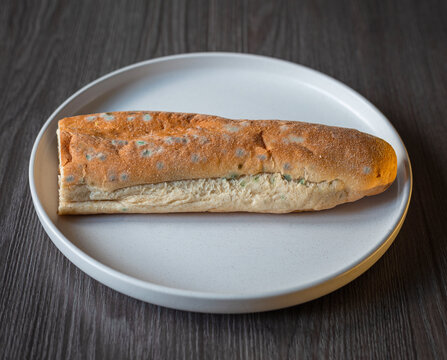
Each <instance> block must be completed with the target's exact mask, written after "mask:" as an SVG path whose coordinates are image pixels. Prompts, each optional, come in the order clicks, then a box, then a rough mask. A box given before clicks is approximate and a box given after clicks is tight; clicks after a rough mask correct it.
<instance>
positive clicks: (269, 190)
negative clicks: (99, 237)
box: [57, 111, 397, 214]
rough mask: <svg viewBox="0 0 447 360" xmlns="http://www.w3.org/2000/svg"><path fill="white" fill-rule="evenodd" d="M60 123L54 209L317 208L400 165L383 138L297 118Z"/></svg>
mask: <svg viewBox="0 0 447 360" xmlns="http://www.w3.org/2000/svg"><path fill="white" fill-rule="evenodd" d="M58 125H59V126H58V131H57V134H58V145H59V163H60V164H59V165H60V166H59V207H58V212H59V214H98V213H123V212H127V213H169V212H202V211H211V212H234V211H247V212H264V213H287V212H293V211H311V210H322V209H329V208H332V207H334V206H336V205H339V204H342V203H345V202H351V201H356V200H358V199H360V198H362V197H364V196H370V195H375V194H379V193H381V192H383V191H384V190H385V189H387V188H388V187H389V186H390V185H391V183H392V182H393V181H394V179H395V177H396V171H397V161H396V154H395V152H394V150H393V148H392V147H391V145H389V144H388V143H387V142H386V141H384V140H382V139H379V138H377V137H375V136H372V135H368V134H365V133H362V132H359V131H357V130H353V129H346V128H340V127H330V126H325V125H318V124H310V123H303V122H296V121H279V120H229V119H225V118H221V117H218V116H211V115H201V114H188V113H174V112H157V111H144V112H113V113H100V114H91V115H80V116H74V117H69V118H64V119H62V120H60V121H59V124H58Z"/></svg>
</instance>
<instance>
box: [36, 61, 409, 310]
mask: <svg viewBox="0 0 447 360" xmlns="http://www.w3.org/2000/svg"><path fill="white" fill-rule="evenodd" d="M118 110H168V111H181V112H197V113H208V114H215V115H221V116H224V117H229V118H248V119H284V120H300V121H307V122H318V123H323V124H328V125H337V126H345V127H351V128H356V129H359V130H361V131H364V132H367V133H371V134H374V135H377V136H379V137H381V138H383V139H385V140H386V141H388V142H389V143H390V144H391V145H392V146H393V147H394V149H395V151H396V153H397V159H398V174H397V180H396V181H395V183H394V184H393V186H392V187H391V188H390V189H388V190H387V191H386V192H385V193H383V194H381V195H378V196H375V197H371V198H366V199H363V200H360V201H358V202H356V203H353V204H346V205H342V206H339V207H337V208H335V209H332V210H328V211H322V212H316V213H295V214H288V215H261V214H244V213H234V214H168V215H132V214H127V215H108V216H102V215H101V216H58V215H57V214H56V208H57V166H58V160H57V144H56V128H57V121H58V120H59V119H61V118H63V117H66V116H72V115H76V114H84V113H93V112H106V111H107V112H109V111H118ZM29 177H30V187H31V193H32V198H33V201H34V205H35V208H36V211H37V214H38V216H39V219H40V221H41V222H42V224H43V226H44V228H45V230H46V232H47V233H48V235H49V236H50V238H51V239H52V241H53V242H54V243H55V245H56V246H57V247H58V248H59V249H60V251H62V253H63V254H64V255H65V256H66V257H67V258H68V259H70V260H71V261H72V262H73V263H74V264H75V265H77V266H78V267H79V268H80V269H82V270H83V271H85V272H86V273H87V274H89V275H90V276H92V277H93V278H95V279H97V280H98V281H100V282H102V283H103V284H106V285H108V286H110V287H111V288H113V289H116V290H117V291H119V292H122V293H124V294H127V295H129V296H132V297H134V298H137V299H141V300H144V301H148V302H151V303H154V304H159V305H163V306H167V307H172V308H177V309H183V310H191V311H199V312H222V313H228V312H231V313H235V312H253V311H264V310H272V309H277V308H281V307H286V306H291V305H295V304H299V303H302V302H304V301H308V300H311V299H314V298H316V297H319V296H322V295H324V294H327V293H329V292H330V291H333V290H335V289H337V288H339V287H341V286H343V285H344V284H346V283H348V282H349V281H351V280H353V279H354V278H355V277H357V276H358V275H360V274H361V273H362V272H364V271H365V270H366V269H368V268H369V267H370V266H371V265H372V264H373V263H374V262H375V261H377V259H378V258H379V257H380V256H381V255H382V254H383V253H384V252H385V251H386V249H387V248H388V247H389V246H390V244H391V243H392V241H393V239H394V238H395V236H396V235H397V232H398V231H399V229H400V226H401V225H402V223H403V220H404V217H405V214H406V210H407V208H408V204H409V200H410V195H411V188H412V176H411V168H410V162H409V159H408V155H407V153H406V150H405V147H404V144H403V143H402V140H401V139H400V138H399V135H398V134H397V132H396V131H395V129H394V128H393V127H392V125H391V124H390V123H389V122H388V121H387V119H386V118H385V117H384V116H383V115H382V114H381V113H380V112H379V111H378V110H377V109H376V108H375V107H374V106H373V105H372V104H370V103H369V102H368V101H367V100H365V99H364V98H363V97H361V96H360V95H358V94H357V93H356V92H354V91H353V90H351V89H349V88H348V87H346V86H345V85H343V84H341V83H340V82H338V81H336V80H334V79H332V78H329V77H328V76H326V75H323V74H321V73H318V72H316V71H313V70H310V69H308V68H306V67H303V66H299V65H296V64H292V63H289V62H285V61H281V60H276V59H272V58H266V57H260V56H253V55H242V54H232V53H199V54H186V55H176V56H169V57H164V58H159V59H154V60H149V61H145V62H142V63H138V64H135V65H131V66H128V67H126V68H123V69H121V70H118V71H115V72H113V73H111V74H109V75H106V76H104V77H102V78H100V79H98V80H96V81H94V82H92V83H91V84H89V85H87V86H86V87H84V88H83V89H81V90H80V91H78V92H77V93H76V94H74V95H73V96H71V97H70V98H69V99H67V100H66V101H65V102H64V103H63V104H62V105H61V106H60V107H59V108H58V109H57V110H56V111H55V112H54V113H53V114H52V115H51V116H50V118H49V119H48V121H47V122H46V123H45V125H44V127H43V128H42V130H41V132H40V133H39V135H38V137H37V140H36V142H35V144H34V148H33V151H32V154H31V162H30V169H29Z"/></svg>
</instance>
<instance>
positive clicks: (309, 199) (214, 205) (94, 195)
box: [59, 173, 363, 214]
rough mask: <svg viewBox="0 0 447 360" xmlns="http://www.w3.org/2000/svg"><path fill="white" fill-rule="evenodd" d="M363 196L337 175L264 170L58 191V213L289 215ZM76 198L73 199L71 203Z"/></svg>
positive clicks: (327, 206) (332, 205)
mask: <svg viewBox="0 0 447 360" xmlns="http://www.w3.org/2000/svg"><path fill="white" fill-rule="evenodd" d="M361 197H363V195H361V194H353V193H350V192H349V191H348V189H347V188H346V186H345V184H344V183H343V182H342V181H341V180H338V179H335V180H332V181H323V182H319V183H313V182H308V181H305V180H304V179H290V178H284V177H283V176H282V175H281V174H279V173H275V174H269V173H262V174H259V175H249V176H241V177H239V178H237V179H227V178H217V179H216V178H210V179H195V180H182V181H172V182H162V183H157V184H145V185H138V186H131V187H125V188H121V189H118V190H115V191H113V192H105V191H103V190H101V189H99V188H94V187H90V186H88V185H85V184H84V185H73V187H72V188H71V189H70V190H69V191H68V190H61V191H60V202H59V213H60V214H97V213H170V212H203V211H209V212H234V211H246V212H265V213H287V212H291V211H310V210H320V209H327V208H331V207H334V206H336V205H338V204H341V203H344V202H347V201H355V200H357V199H359V198H361ZM74 199H76V201H74Z"/></svg>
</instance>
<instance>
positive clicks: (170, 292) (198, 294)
mask: <svg viewBox="0 0 447 360" xmlns="http://www.w3.org/2000/svg"><path fill="white" fill-rule="evenodd" d="M193 57H197V58H203V57H210V58H214V57H232V58H252V59H254V60H262V61H270V62H280V63H283V64H285V65H289V66H295V67H298V68H301V70H305V71H308V72H311V73H314V74H315V75H317V76H320V77H323V78H325V79H326V80H329V81H330V82H333V83H334V84H335V85H337V86H341V87H342V88H343V89H344V90H345V91H347V92H348V93H349V95H351V96H354V97H356V98H357V100H361V102H363V103H364V104H365V105H366V106H367V107H369V108H370V110H372V111H373V112H374V113H375V114H376V115H378V116H379V117H381V118H382V120H383V121H385V122H386V123H387V124H388V125H389V126H390V127H391V129H392V130H393V132H394V135H396V136H397V138H398V139H399V141H400V145H401V146H402V148H403V150H404V155H405V159H404V160H406V162H407V163H408V185H407V184H406V183H404V188H405V190H406V191H404V193H403V195H404V196H405V197H406V204H405V206H404V209H403V211H402V213H401V214H400V216H399V219H398V220H397V222H396V223H395V224H394V226H393V227H392V228H391V230H390V231H389V233H388V234H387V235H386V236H385V238H384V240H383V241H381V242H380V243H379V244H378V245H377V246H376V247H374V248H373V249H371V250H370V251H369V252H368V253H365V255H364V256H363V257H361V258H360V259H359V260H358V261H357V262H356V263H354V264H349V265H347V266H345V267H343V268H342V269H340V270H339V271H338V272H335V273H332V274H330V275H329V276H326V277H324V278H321V279H318V280H314V281H311V282H307V283H304V284H301V285H299V286H294V287H288V288H284V289H280V290H269V291H263V292H257V293H250V294H225V293H215V292H204V291H197V290H189V289H181V288H176V287H170V286H166V285H160V284H156V283H152V282H149V281H145V280H140V279H137V278H135V277H133V276H131V275H127V274H125V273H122V272H120V271H118V270H115V269H113V268H111V267H109V266H107V265H105V264H103V263H102V262H100V261H99V260H96V259H95V258H93V257H92V256H90V255H89V254H87V253H86V252H84V251H82V250H81V249H80V248H78V247H77V246H76V245H75V244H74V243H72V242H71V241H70V240H69V239H68V238H67V237H66V236H65V235H64V234H63V233H62V232H61V231H60V230H59V229H58V228H57V226H56V225H55V224H54V223H53V222H52V220H51V219H50V218H49V216H48V214H47V213H46V212H45V210H44V208H43V206H42V204H41V202H40V199H39V197H38V195H37V190H36V186H35V183H34V169H35V167H34V165H35V157H36V153H37V149H38V147H39V144H40V141H41V139H42V137H43V135H44V134H45V132H46V130H47V128H48V127H49V126H50V124H51V123H52V122H53V121H55V118H56V116H57V115H58V113H59V112H60V111H61V110H63V109H64V108H65V107H66V106H67V105H69V104H70V103H71V102H73V100H75V99H76V98H77V97H78V96H79V95H81V94H82V93H84V92H85V91H87V90H88V89H90V88H92V87H94V86H95V85H97V84H99V83H101V82H104V81H106V80H108V79H109V78H113V77H115V76H117V75H119V74H122V73H125V72H127V71H130V70H134V69H136V68H139V67H145V66H150V65H152V64H155V63H158V62H164V61H170V60H179V59H185V58H193ZM29 184H30V191H31V197H32V200H33V205H34V208H35V210H36V213H37V215H38V218H39V220H40V222H41V223H42V225H43V227H44V229H45V232H46V233H47V235H48V236H49V237H50V239H51V240H52V242H53V243H54V244H55V245H56V247H57V248H58V249H59V250H60V251H61V252H62V253H63V255H64V256H65V257H67V258H68V259H69V260H70V261H71V262H72V263H74V264H75V265H76V266H77V267H79V268H80V269H81V270H82V271H83V272H85V273H86V274H87V275H89V276H91V277H93V278H94V279H96V280H98V281H99V282H101V283H103V284H105V285H106V286H109V287H111V288H113V289H115V290H116V291H119V292H121V293H124V294H126V295H128V296H131V297H134V298H137V299H140V300H143V301H147V302H151V303H154V304H157V305H162V306H167V307H174V308H176V309H182V310H191V309H192V310H193V311H199V312H214V313H217V312H221V313H228V312H231V313H237V312H252V310H248V311H244V310H242V311H234V309H231V311H225V310H222V311H220V309H221V308H222V309H223V308H225V307H227V308H233V307H234V306H228V304H227V306H225V304H223V306H219V309H217V311H216V309H215V310H212V311H208V310H206V309H204V310H203V311H202V310H201V309H200V307H199V308H197V307H195V306H191V304H187V303H185V304H183V305H190V306H182V304H176V305H175V306H169V305H166V304H165V303H164V302H157V301H152V300H150V299H147V298H145V297H144V296H134V295H129V294H128V293H126V292H124V291H121V290H119V289H117V287H116V285H114V284H111V282H113V281H120V282H122V283H123V284H122V285H126V284H127V285H132V286H135V287H136V288H139V289H140V290H143V291H145V292H150V293H152V295H158V296H172V297H173V299H171V300H174V302H175V298H176V297H177V298H181V299H183V301H184V300H186V299H188V300H192V301H194V300H201V301H216V300H218V301H224V302H226V301H231V302H232V301H249V302H250V301H259V300H268V299H273V298H278V297H284V296H292V297H294V300H292V301H290V300H289V304H286V305H281V306H277V307H275V306H274V304H270V306H262V308H261V309H260V310H254V311H265V310H273V309H277V308H282V307H287V306H292V305H298V304H300V303H303V302H306V301H309V300H312V299H316V298H318V297H320V296H323V295H325V294H327V293H329V292H332V291H335V290H336V289H338V288H340V287H342V286H344V285H346V284H348V283H349V282H351V281H352V280H354V279H355V278H357V277H358V276H360V275H361V274H362V273H364V272H365V271H366V270H367V269H369V268H370V267H371V266H372V265H374V263H375V262H376V261H377V260H379V259H380V257H381V256H382V255H383V254H384V253H385V252H386V250H387V249H388V248H389V246H391V244H392V242H393V241H394V239H395V237H396V236H397V234H398V232H399V231H400V228H401V227H402V225H403V223H404V220H405V217H406V214H407V212H408V208H409V205H410V201H411V195H412V190H413V172H412V167H411V162H410V158H409V155H408V151H407V149H406V147H405V144H404V142H403V140H402V138H401V137H400V135H399V133H398V132H397V130H396V129H395V127H394V126H393V124H392V123H391V122H390V121H389V120H388V119H387V118H386V117H385V116H384V115H383V114H382V112H380V110H378V109H377V108H376V107H375V106H374V105H373V104H372V103H371V102H370V101H369V100H367V99H366V98H365V97H364V96H363V95H361V94H360V93H358V92H357V91H355V90H354V89H352V88H350V87H349V86H347V85H345V84H344V83H342V82H341V81H339V80H337V79H335V78H333V77H331V76H329V75H326V74H324V73H321V72H320V71H317V70H314V69H311V68H309V67H307V66H304V65H301V64H297V63H293V62H291V61H287V60H283V59H278V58H274V57H269V56H263V55H256V54H248V53H233V52H194V53H186V54H176V55H169V56H163V57H158V58H153V59H149V60H144V61H140V62H137V63H134V64H131V65H128V66H125V67H122V68H119V69H117V70H114V71H112V72H110V73H107V74H105V75H103V76H101V77H99V78H97V79H95V80H93V81H92V82H90V83H88V84H86V85H85V86H83V87H81V88H80V89H79V90H77V91H76V92H75V93H74V94H72V95H71V96H69V97H68V98H67V99H66V100H65V101H64V102H63V103H62V104H61V105H59V106H58V107H57V108H56V110H54V111H53V113H52V114H51V115H50V116H49V117H48V118H47V120H46V121H45V123H44V124H43V126H42V128H41V130H40V131H39V133H38V135H37V137H36V140H35V142H34V144H33V148H32V151H31V156H30V163H29ZM407 188H408V189H407ZM53 236H54V237H55V238H53ZM68 251H71V252H72V254H70V255H68V254H67V253H66V252H68ZM74 257H77V259H76V260H75V259H74ZM82 262H84V263H85V265H87V266H90V267H92V268H93V269H94V270H95V271H97V272H99V273H101V272H102V273H104V274H105V275H106V277H109V279H108V281H105V280H104V279H101V280H100V279H99V278H101V276H98V274H92V271H89V270H86V269H85V268H84V267H83V265H82V264H81V263H82ZM334 285H335V287H334ZM314 290H316V292H317V294H313V295H312V296H310V297H309V298H304V297H305V294H302V295H304V296H303V298H302V301H301V300H299V299H298V298H299V295H300V293H305V292H307V293H309V292H310V293H312V292H313V291H314ZM297 297H298V298H297ZM203 305H204V304H202V306H201V307H204V308H212V307H213V306H210V304H208V305H207V306H203Z"/></svg>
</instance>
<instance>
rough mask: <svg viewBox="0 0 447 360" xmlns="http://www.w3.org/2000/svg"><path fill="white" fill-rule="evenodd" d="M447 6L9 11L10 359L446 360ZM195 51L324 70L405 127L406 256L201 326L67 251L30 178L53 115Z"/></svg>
mask: <svg viewBox="0 0 447 360" xmlns="http://www.w3.org/2000/svg"><path fill="white" fill-rule="evenodd" d="M446 18H447V2H446V1H442V0H439V1H436V0H430V1H418V0H408V1H400V0H390V1H372V0H371V1H369V0H367V1H344V0H342V1H322V0H318V1H310V0H309V1H293V0H290V1H273V0H272V1H235V0H234V1H218V0H211V1H191V0H189V1H181V0H178V1H169V0H167V1H162V0H159V1H142V0H141V1H124V0H123V1H114V2H109V1H106V0H103V1H94V2H93V1H92V2H88V1H82V0H80V1H48V0H41V1H30V0H29V1H24V0H23V1H15V0H5V1H3V2H2V6H1V11H0V84H1V86H0V115H1V116H0V125H1V131H0V194H1V195H0V358H5V359H39V358H45V359H60V358H64V359H65V358H67V359H68V358H70V359H71V358H73V359H91V358H100V359H103V358H114V359H123V358H128V359H138V358H153V359H160V358H168V359H177V358H182V359H183V358H191V359H209V358H213V359H259V358H266V359H298V358H299V359H315V358H330V359H339V358H340V359H345V358H366V359H368V358H371V359H372V358H374V359H382V358H383V359H389V358H393V359H416V358H418V359H429V358H434V359H443V358H447V341H446V340H447V236H446V234H447V226H446V223H447V221H446V218H447V202H446V201H445V199H446V197H447V190H446V189H447V141H446V138H447V121H446V119H447V106H446V104H447V102H446V99H447V86H446V84H447V47H446V42H447V21H446ZM192 51H238V52H250V53H257V54H263V55H269V56H274V57H279V58H283V59H287V60H291V61H294V62H297V63H300V64H303V65H306V66H310V67H312V68H314V69H317V70H320V71H322V72H324V73H327V74H329V75H331V76H333V77H335V78H337V79H339V80H341V81H343V82H344V83H346V84H347V85H348V86H351V87H353V88H354V89H356V90H357V91H359V92H360V93H361V94H363V95H365V96H366V97H367V98H369V99H370V100H371V101H372V102H373V103H374V104H375V105H376V106H378V108H379V109H381V110H382V111H383V112H384V113H385V115H386V116H387V117H388V118H389V119H390V120H391V121H392V123H393V124H394V126H395V127H396V128H397V130H398V131H399V133H400V134H401V136H402V138H403V140H404V142H405V144H406V146H407V148H408V151H409V153H410V157H411V160H412V165H413V170H414V180H415V187H414V193H413V200H412V204H411V207H410V211H409V213H408V216H407V221H406V223H405V224H404V226H403V228H402V231H401V233H400V234H399V236H398V237H397V239H396V241H395V243H394V245H393V246H392V247H391V249H390V250H389V251H388V252H387V253H386V254H385V256H384V257H383V258H382V259H381V260H380V261H379V262H378V263H377V264H376V265H375V266H374V267H373V268H372V269H371V270H370V271H368V272H367V273H366V274H365V275H363V276H361V277H360V278H359V279H357V280H356V281H354V282H353V283H351V284H349V285H348V286H345V287H344V288H342V289H341V290H339V291H337V292H335V293H332V294H330V295H328V296H325V297H323V298H321V299H318V300H315V301H312V302H310V303H307V304H303V305H301V306H296V307H293V308H289V309H284V310H280V311H274V312H269V313H262V314H247V315H204V314H196V313H187V312H181V311H175V310H170V309H166V308H162V307H157V306H153V305H150V304H146V303H143V302H140V301H137V300H134V299H131V298H129V297H127V296H124V295H121V294H119V293H117V292H115V291H113V290H111V289H109V288H107V287H105V286H103V285H101V284H99V283H98V282H96V281H94V280H92V279H91V278H90V277H88V276H87V275H85V274H84V273H82V272H81V271H80V270H78V269H77V268H76V267H75V266H74V265H72V264H71V263H70V262H69V261H68V260H66V259H65V258H64V256H63V255H62V254H61V253H60V252H59V251H58V250H57V249H56V248H55V246H54V245H53V244H52V242H51V241H50V240H49V238H48V237H47V236H46V234H45V232H44V231H43V229H42V227H41V225H40V223H39V221H38V219H37V216H36V214H35V213H34V210H33V207H32V202H31V199H30V194H29V190H28V188H29V187H28V178H27V167H28V161H29V155H30V152H31V147H32V144H33V142H34V139H35V137H36V135H37V133H38V131H39V129H40V127H41V126H42V124H43V123H44V121H45V120H46V118H47V117H48V116H49V115H50V114H51V112H52V111H53V110H54V109H55V108H56V107H57V106H58V105H59V104H60V103H61V102H62V101H63V100H64V99H66V98H67V97H68V96H69V95H71V94H72V93H73V92H74V91H76V90H77V89H79V88H80V87H81V86H83V85H85V84H87V83H88V82H90V81H92V80H94V79H96V78H97V77H99V76H101V75H103V74H105V73H107V72H110V71H112V70H114V69H117V68H120V67H122V66H125V65H129V64H131V63H134V62H137V61H141V60H144V59H149V58H154V57H158V56H162V55H169V54H175V53H180V52H192Z"/></svg>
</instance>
